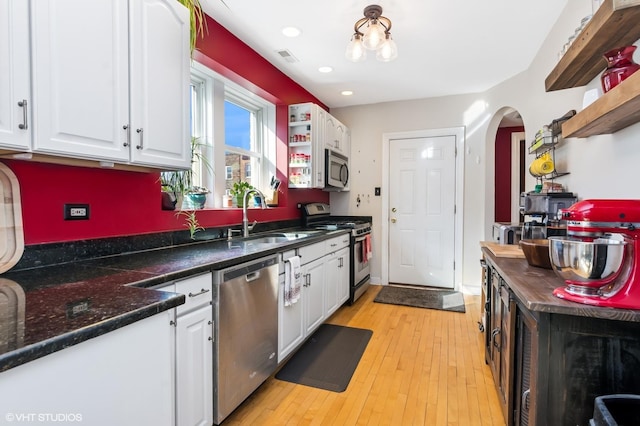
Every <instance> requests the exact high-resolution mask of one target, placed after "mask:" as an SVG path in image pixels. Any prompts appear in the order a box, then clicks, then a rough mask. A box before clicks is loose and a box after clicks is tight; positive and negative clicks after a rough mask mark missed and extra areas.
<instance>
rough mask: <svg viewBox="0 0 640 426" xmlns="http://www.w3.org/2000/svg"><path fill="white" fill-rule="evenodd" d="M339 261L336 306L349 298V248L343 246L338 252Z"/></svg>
mask: <svg viewBox="0 0 640 426" xmlns="http://www.w3.org/2000/svg"><path fill="white" fill-rule="evenodd" d="M338 259H339V263H340V272H339V275H340V279H339V280H338V289H337V290H338V306H342V304H343V303H344V302H346V301H347V300H348V299H349V285H350V279H351V277H350V273H349V271H350V265H349V248H348V247H345V248H343V249H342V250H340V251H339V252H338Z"/></svg>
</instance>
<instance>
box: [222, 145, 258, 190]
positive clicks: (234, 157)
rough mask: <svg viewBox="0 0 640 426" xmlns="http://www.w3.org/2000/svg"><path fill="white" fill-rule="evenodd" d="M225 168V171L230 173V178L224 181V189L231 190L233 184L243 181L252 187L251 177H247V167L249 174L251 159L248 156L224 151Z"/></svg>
mask: <svg viewBox="0 0 640 426" xmlns="http://www.w3.org/2000/svg"><path fill="white" fill-rule="evenodd" d="M224 156H225V166H226V168H227V170H230V171H231V173H230V174H231V177H230V178H229V179H228V180H227V181H226V183H225V185H226V186H225V188H226V189H231V188H233V184H234V183H235V182H240V181H244V182H247V183H249V184H250V185H254V183H252V182H251V176H247V175H246V172H247V165H249V169H248V170H249V172H251V166H250V164H251V161H252V157H250V156H248V155H242V154H238V153H235V152H231V151H225V153H224Z"/></svg>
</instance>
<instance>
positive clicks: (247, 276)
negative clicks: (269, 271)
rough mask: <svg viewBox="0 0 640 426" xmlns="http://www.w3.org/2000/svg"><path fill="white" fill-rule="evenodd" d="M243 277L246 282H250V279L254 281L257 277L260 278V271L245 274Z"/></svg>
mask: <svg viewBox="0 0 640 426" xmlns="http://www.w3.org/2000/svg"><path fill="white" fill-rule="evenodd" d="M244 278H245V279H246V280H247V282H248V283H250V282H251V281H255V280H257V279H258V278H260V271H255V272H251V273H249V274H247V275H245V276H244Z"/></svg>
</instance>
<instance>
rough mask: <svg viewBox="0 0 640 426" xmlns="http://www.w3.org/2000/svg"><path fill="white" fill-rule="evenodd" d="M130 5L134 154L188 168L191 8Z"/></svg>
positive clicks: (165, 1)
mask: <svg viewBox="0 0 640 426" xmlns="http://www.w3.org/2000/svg"><path fill="white" fill-rule="evenodd" d="M92 1H93V0H92ZM129 10H130V16H131V24H130V30H131V32H130V61H131V66H130V71H131V82H132V83H131V88H130V91H131V145H132V147H131V152H132V159H133V161H134V162H135V163H139V164H149V165H153V166H157V165H166V166H168V167H171V166H173V167H181V168H189V167H191V143H190V134H191V131H190V128H189V84H190V82H191V69H190V66H191V62H190V54H191V53H190V51H189V35H190V26H189V13H188V11H187V9H186V8H185V7H184V6H182V5H181V4H180V3H179V2H178V1H177V0H144V1H140V0H136V1H131V7H130V9H129Z"/></svg>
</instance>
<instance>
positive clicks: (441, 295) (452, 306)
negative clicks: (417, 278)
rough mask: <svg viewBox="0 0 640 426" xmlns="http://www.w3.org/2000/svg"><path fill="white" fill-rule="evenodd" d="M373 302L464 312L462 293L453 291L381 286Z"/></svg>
mask: <svg viewBox="0 0 640 426" xmlns="http://www.w3.org/2000/svg"><path fill="white" fill-rule="evenodd" d="M373 301H374V302H378V303H387V304H390V305H404V306H413V307H416V308H428V309H440V310H443V311H454V312H462V313H464V312H466V311H465V308H464V297H463V295H462V293H460V292H459V291H453V290H434V289H426V288H414V287H399V286H392V285H385V286H382V289H381V290H380V292H379V293H378V295H377V296H376V298H375V299H374V300H373Z"/></svg>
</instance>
